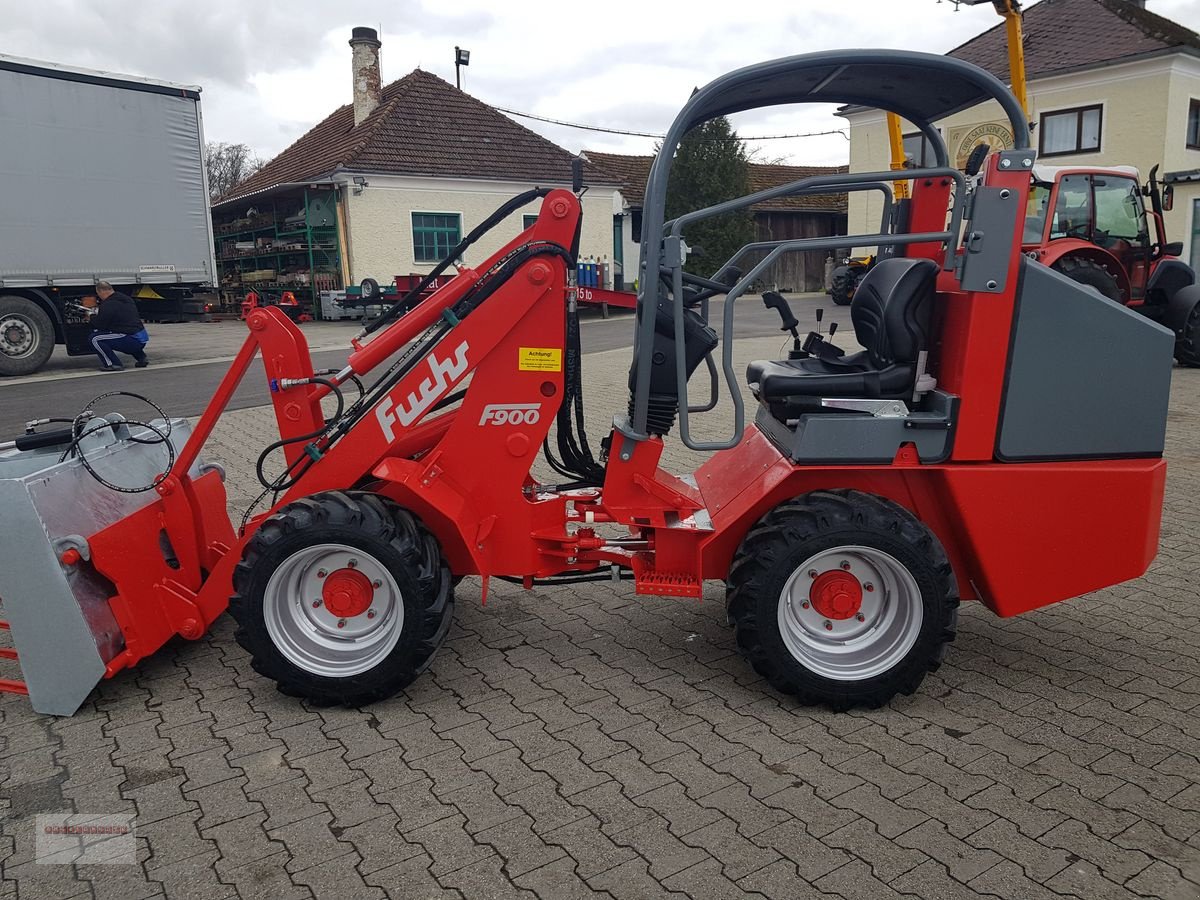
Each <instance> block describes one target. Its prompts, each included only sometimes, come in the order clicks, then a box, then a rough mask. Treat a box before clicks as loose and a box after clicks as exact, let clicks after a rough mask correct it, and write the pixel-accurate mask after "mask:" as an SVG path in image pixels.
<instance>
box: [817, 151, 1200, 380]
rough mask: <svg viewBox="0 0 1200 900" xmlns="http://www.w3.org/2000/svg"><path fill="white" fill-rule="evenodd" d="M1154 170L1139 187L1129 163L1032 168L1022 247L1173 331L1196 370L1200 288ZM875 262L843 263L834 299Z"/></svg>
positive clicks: (840, 300) (1182, 357)
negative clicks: (1172, 233)
mask: <svg viewBox="0 0 1200 900" xmlns="http://www.w3.org/2000/svg"><path fill="white" fill-rule="evenodd" d="M1157 172H1158V167H1157V166H1155V167H1154V169H1152V170H1151V172H1150V179H1149V181H1148V182H1147V184H1146V185H1145V186H1144V187H1143V186H1142V185H1141V183H1140V176H1139V175H1138V171H1137V169H1135V168H1133V167H1132V166H1116V167H1113V168H1104V169H1100V168H1095V167H1088V166H1047V165H1041V164H1039V165H1036V166H1034V169H1033V186H1032V189H1031V190H1030V192H1029V208H1028V210H1027V211H1026V217H1025V232H1024V235H1023V236H1022V249H1023V250H1024V251H1025V252H1026V253H1027V254H1029V255H1030V256H1031V257H1032V258H1033V259H1036V260H1038V262H1040V263H1042V264H1043V265H1047V266H1050V267H1051V268H1053V269H1055V270H1056V271H1059V272H1062V273H1063V274H1064V275H1066V276H1067V277H1068V278H1070V279H1071V280H1072V281H1078V282H1079V283H1080V284H1086V285H1088V286H1089V287H1093V288H1095V289H1096V290H1097V291H1099V292H1100V293H1101V294H1102V295H1103V296H1105V297H1107V298H1108V299H1110V300H1113V301H1115V302H1117V303H1123V304H1125V305H1126V306H1129V307H1131V308H1132V309H1136V310H1137V311H1138V312H1140V313H1142V314H1143V315H1146V316H1149V317H1150V318H1152V319H1154V320H1155V321H1157V322H1161V323H1162V324H1163V325H1166V326H1167V327H1168V328H1170V329H1171V330H1172V331H1174V332H1175V358H1176V360H1178V362H1179V363H1180V365H1185V366H1193V367H1194V366H1200V288H1196V287H1194V286H1195V284H1196V273H1195V272H1194V271H1193V270H1192V268H1191V267H1190V266H1188V265H1187V264H1186V263H1184V262H1183V261H1182V260H1180V259H1178V256H1179V254H1180V253H1182V252H1183V243H1182V242H1180V241H1175V242H1168V241H1167V238H1166V228H1165V227H1164V225H1163V217H1162V214H1163V212H1164V211H1169V210H1170V209H1171V202H1172V189H1171V186H1170V185H1167V186H1166V187H1165V188H1164V189H1161V190H1160V188H1159V185H1158V182H1157V180H1156V178H1155V175H1156V173H1157ZM1143 198H1149V200H1150V205H1151V208H1150V210H1149V211H1147V210H1146V206H1145V203H1144V201H1143ZM1151 220H1153V225H1154V228H1153V232H1152V231H1151V228H1150V221H1151ZM876 260H877V257H876V256H855V257H846V258H845V259H843V260H842V263H841V264H840V265H838V266H837V267H835V268H834V270H833V273H832V279H831V286H830V289H829V291H828V293H829V294H830V295H831V296H832V298H833V302H834V303H837V304H838V305H839V306H845V305H848V304H849V303H850V302H851V301H852V300H853V297H854V292H855V290H856V289H857V287H858V284H859V282H860V281H861V280H862V278H863V277H864V276H865V275H866V273H867V272H868V271H870V269H871V267H872V266H874V265H875V262H876ZM1185 288H1187V289H1188V290H1185Z"/></svg>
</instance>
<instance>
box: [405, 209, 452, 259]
mask: <svg viewBox="0 0 1200 900" xmlns="http://www.w3.org/2000/svg"><path fill="white" fill-rule="evenodd" d="M412 234H413V259H414V260H416V261H417V262H441V261H442V260H443V259H444V258H445V256H446V254H447V253H449V252H450V250H451V248H453V247H454V246H455V245H456V244H457V243H458V242H459V241H461V240H462V215H461V214H460V213H435V212H415V213H413V214H412Z"/></svg>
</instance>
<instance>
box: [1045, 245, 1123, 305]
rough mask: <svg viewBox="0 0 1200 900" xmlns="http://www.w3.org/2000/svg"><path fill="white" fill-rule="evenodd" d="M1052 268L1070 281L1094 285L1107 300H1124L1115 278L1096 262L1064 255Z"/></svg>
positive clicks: (1119, 301)
mask: <svg viewBox="0 0 1200 900" xmlns="http://www.w3.org/2000/svg"><path fill="white" fill-rule="evenodd" d="M1054 268H1055V269H1056V270H1058V271H1059V272H1062V274H1064V275H1066V276H1067V277H1068V278H1070V279H1071V280H1072V281H1077V282H1079V283H1080V284H1086V285H1087V286H1088V287H1094V288H1095V289H1096V290H1098V291H1099V292H1100V293H1101V294H1103V295H1104V296H1105V297H1107V298H1108V299H1109V300H1112V301H1115V302H1116V303H1122V302H1124V300H1123V298H1122V297H1121V286H1120V285H1119V284H1117V279H1116V278H1114V277H1113V275H1112V273H1111V272H1109V271H1108V269H1106V268H1105V267H1104V266H1102V265H1100V263H1098V262H1093V261H1092V260H1090V259H1083V258H1080V257H1075V256H1064V257H1063V258H1062V259H1060V260H1059V261H1058V262H1056V263H1055V264H1054Z"/></svg>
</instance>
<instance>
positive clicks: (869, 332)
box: [746, 258, 937, 414]
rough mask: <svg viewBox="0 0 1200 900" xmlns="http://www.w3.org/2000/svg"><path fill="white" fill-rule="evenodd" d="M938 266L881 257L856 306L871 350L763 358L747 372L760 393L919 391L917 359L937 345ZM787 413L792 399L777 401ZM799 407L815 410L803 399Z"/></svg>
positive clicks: (891, 395) (858, 328)
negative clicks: (933, 337) (933, 333)
mask: <svg viewBox="0 0 1200 900" xmlns="http://www.w3.org/2000/svg"><path fill="white" fill-rule="evenodd" d="M936 277H937V264H936V263H934V262H933V261H932V260H929V259H903V258H890V259H882V260H880V261H879V262H877V263H876V264H875V265H874V266H873V267H872V268H871V270H870V271H869V272H868V273H867V274H866V276H864V278H863V280H862V281H861V282H860V283H859V286H858V289H857V290H855V292H854V301H853V303H852V304H851V307H850V318H851V320H852V321H853V323H854V336H855V337H856V338H857V339H858V342H859V343H860V344H861V345H862V346H863V347H864V348H866V349H864V350H862V351H861V352H859V353H853V354H847V355H846V356H843V357H840V358H838V359H817V358H814V357H809V358H808V359H795V360H779V361H772V360H756V361H755V362H752V363H750V365H749V367H748V368H747V370H746V377H747V379H748V380H749V382H750V383H751V385H757V392H758V395H759V397H760V398H762V399H763V400H766V401H786V400H787V399H788V398H813V397H817V398H819V397H867V398H880V399H901V398H906V397H908V396H911V394H912V392H913V385H914V382H915V380H916V372H917V357H918V355H919V354H920V352H921V351H922V350H924V349H926V348H927V347H928V344H929V323H930V317H931V315H932V312H933V295H934V289H935V284H936ZM770 405H771V406H772V408H773V409H774V407H775V406H777V405H779V406H780V412H782V413H784V414H786V413H787V412H788V411H789V410H788V409H787V408H786V407H787V404H786V403H785V404H782V405H780V404H777V403H771V404H770ZM796 406H797V410H793V411H798V410H799V409H801V408H802V409H811V408H813V404H812V403H810V402H801V403H798V404H796Z"/></svg>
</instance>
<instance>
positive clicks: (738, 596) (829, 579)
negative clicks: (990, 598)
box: [726, 490, 958, 710]
mask: <svg viewBox="0 0 1200 900" xmlns="http://www.w3.org/2000/svg"><path fill="white" fill-rule="evenodd" d="M726 599H727V602H728V607H729V616H730V619H731V620H732V622H733V624H734V626H735V627H736V631H737V643H738V647H739V649H740V650H741V652H742V655H744V656H745V657H746V658H747V659H748V660H749V661H750V663H751V665H753V666H754V669H755V671H757V672H758V673H759V674H760V675H762V676H763V677H764V678H766V679H767V680H768V681H769V682H770V683H771V684H772V685H773V686H774V687H775V688H776V689H777V690H779V691H781V692H783V693H785V694H794V695H796V696H797V697H798V698H799V699H800V701H801V702H802V703H806V704H814V705H815V704H824V705H826V706H829V707H831V708H833V709H835V710H844V709H849V708H851V707H855V706H867V707H872V708H874V707H878V706H881V705H883V704H884V703H887V702H888V701H889V700H890V699H891V698H892V697H893V696H895V695H896V694H898V693H900V694H911V693H912V692H913V691H915V690H916V689H917V686H918V685H920V683H921V680H922V679H923V678H924V677H925V673H926V672H931V671H934V670H935V669H937V667H938V666H939V665H940V664H941V661H942V658H943V657H944V656H945V653H946V645H947V644H948V643H949V642H950V641H952V640H954V634H955V627H956V625H957V621H958V599H957V591H956V588H955V582H954V575H953V573H952V571H951V569H950V564H949V562H948V561H947V559H946V553H945V551H944V550H943V548H942V546H941V544H940V543H939V541H938V540H937V538H936V537H934V535H933V534H932V533H931V532H930V531H929V529H927V528H926V527H925V526H924V525H923V524H922V523H921V522H920V520H918V519H917V518H916V517H915V516H914V515H913V514H912V513H910V512H908V510H906V509H904V508H903V507H901V506H898V505H897V504H895V503H892V502H891V501H889V500H885V499H883V498H882V497H877V496H875V495H872V494H865V493H861V492H859V491H848V490H840V491H817V492H814V493H811V494H805V495H804V496H801V497H798V498H796V499H794V500H791V501H788V502H786V503H783V504H781V505H779V506H777V507H776V508H775V509H773V510H772V511H771V512H769V513H768V514H767V515H766V516H764V517H763V518H762V519H761V520H760V521H759V522H758V524H757V525H755V527H754V528H753V529H751V530H750V532H749V534H747V535H746V537H745V539H744V540H743V541H742V545H741V547H740V548H739V549H738V552H737V554H736V556H735V557H734V562H733V565H732V567H731V568H730V572H729V579H728V583H727V593H726Z"/></svg>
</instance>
